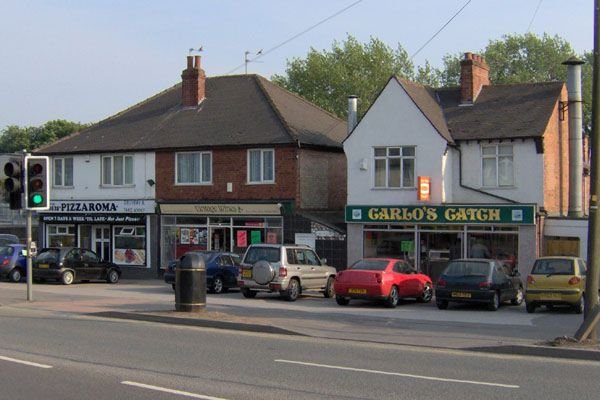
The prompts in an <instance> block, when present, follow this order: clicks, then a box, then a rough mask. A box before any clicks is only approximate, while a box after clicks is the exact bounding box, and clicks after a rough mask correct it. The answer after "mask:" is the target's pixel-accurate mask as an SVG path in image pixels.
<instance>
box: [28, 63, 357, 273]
mask: <svg viewBox="0 0 600 400" xmlns="http://www.w3.org/2000/svg"><path fill="white" fill-rule="evenodd" d="M181 77H182V82H181V83H180V84H177V85H175V86H173V87H171V88H169V89H167V90H165V91H163V92H161V93H158V94H157V95H155V96H153V97H151V98H149V99H147V100H145V101H143V102H141V103H139V104H136V105H134V106H132V107H131V108H128V109H126V110H124V111H122V112H120V113H118V114H116V115H114V116H112V117H110V118H108V119H106V120H104V121H101V122H99V123H98V124H96V125H94V126H92V127H91V128H89V129H86V130H84V131H82V132H79V133H76V134H74V135H71V136H70V137H68V138H65V139H63V140H60V141H57V142H55V143H53V144H51V145H49V146H46V147H44V148H43V149H40V150H39V152H38V153H39V154H44V155H49V156H50V157H51V158H52V161H53V167H54V168H53V173H54V181H53V188H52V207H51V210H50V211H49V212H48V213H44V214H42V215H41V218H40V220H41V222H42V229H43V232H44V233H43V237H44V240H45V243H47V244H53V243H55V242H58V241H61V242H66V243H70V244H80V245H83V246H90V247H92V248H95V249H100V250H102V251H103V252H104V253H105V254H103V255H104V256H105V258H109V259H111V260H113V261H116V262H118V263H119V264H121V265H123V266H124V267H127V266H129V267H131V268H125V271H126V272H125V273H126V274H129V275H143V276H156V275H157V272H160V268H161V267H164V266H166V264H167V262H168V261H169V260H170V259H173V258H175V257H178V256H180V255H182V254H183V253H184V252H185V251H188V250H201V249H220V250H228V251H234V252H238V253H243V252H244V250H245V248H246V247H247V246H248V245H249V244H251V243H259V242H268V243H283V242H294V241H295V240H296V234H298V233H302V234H305V235H306V234H308V236H309V239H310V238H312V239H313V240H316V243H315V245H316V247H317V251H318V252H319V254H320V255H321V256H322V257H326V258H328V260H329V263H330V264H333V265H335V263H337V264H339V265H340V266H342V265H345V240H344V225H343V208H344V204H345V200H346V184H345V183H346V159H345V155H344V152H343V148H342V140H343V139H344V137H345V136H346V133H347V126H346V123H345V122H344V121H342V120H340V119H338V118H337V117H335V116H333V115H331V114H329V113H327V112H325V111H323V110H322V109H320V108H318V107H316V106H315V105H313V104H311V103H309V102H307V101H306V100H304V99H302V98H300V97H298V96H296V95H294V94H292V93H290V92H288V91H286V90H284V89H282V88H280V87H278V86H276V85H274V84H273V83H271V82H270V81H268V80H267V79H265V78H263V77H260V76H257V75H238V76H218V77H206V74H205V72H204V71H203V70H202V68H201V67H200V57H199V56H193V57H192V56H189V57H188V58H187V68H186V69H185V70H183V72H182V75H181ZM115 217H118V220H115ZM340 223H341V224H340ZM311 234H312V236H311ZM323 237H326V238H327V240H326V241H325V240H323V241H320V240H319V239H320V238H323ZM335 239H338V240H335ZM323 243H328V244H326V245H324V244H323ZM123 250H125V251H126V250H130V251H128V252H127V254H128V255H129V257H128V256H126V255H125V253H123ZM131 250H133V254H135V257H132V256H131V254H132V251H131ZM126 276H127V275H126Z"/></svg>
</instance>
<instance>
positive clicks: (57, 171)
mask: <svg viewBox="0 0 600 400" xmlns="http://www.w3.org/2000/svg"><path fill="white" fill-rule="evenodd" d="M53 184H54V186H59V187H71V186H73V157H64V158H55V159H54V179H53Z"/></svg>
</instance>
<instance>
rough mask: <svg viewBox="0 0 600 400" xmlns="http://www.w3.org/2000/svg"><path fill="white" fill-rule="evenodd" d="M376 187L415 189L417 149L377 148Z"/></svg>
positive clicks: (403, 147) (412, 147) (375, 150)
mask: <svg viewBox="0 0 600 400" xmlns="http://www.w3.org/2000/svg"><path fill="white" fill-rule="evenodd" d="M373 150H374V159H375V187H376V188H393V189H395V188H414V187H415V147H414V146H395V147H375V148H374V149H373Z"/></svg>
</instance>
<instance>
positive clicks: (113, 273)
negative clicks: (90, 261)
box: [106, 269, 119, 283]
mask: <svg viewBox="0 0 600 400" xmlns="http://www.w3.org/2000/svg"><path fill="white" fill-rule="evenodd" d="M106 281H107V282H108V283H117V282H119V273H118V272H117V270H116V269H111V270H110V271H108V274H107V275H106Z"/></svg>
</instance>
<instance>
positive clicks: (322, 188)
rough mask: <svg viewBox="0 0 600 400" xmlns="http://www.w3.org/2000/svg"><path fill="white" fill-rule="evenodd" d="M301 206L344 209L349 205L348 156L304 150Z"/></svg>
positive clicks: (301, 163) (301, 172)
mask: <svg viewBox="0 0 600 400" xmlns="http://www.w3.org/2000/svg"><path fill="white" fill-rule="evenodd" d="M300 176H301V177H302V178H301V181H300V197H301V203H300V208H302V209H305V210H327V209H343V208H344V206H345V204H346V156H345V154H344V153H341V152H340V153H331V152H324V151H316V150H307V149H303V150H301V151H300Z"/></svg>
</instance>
